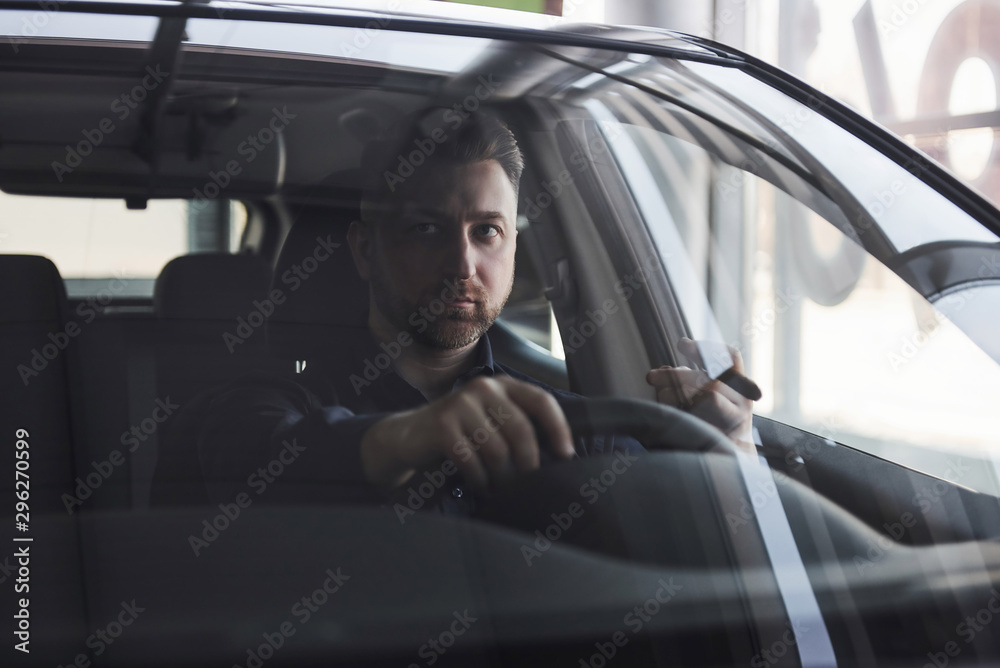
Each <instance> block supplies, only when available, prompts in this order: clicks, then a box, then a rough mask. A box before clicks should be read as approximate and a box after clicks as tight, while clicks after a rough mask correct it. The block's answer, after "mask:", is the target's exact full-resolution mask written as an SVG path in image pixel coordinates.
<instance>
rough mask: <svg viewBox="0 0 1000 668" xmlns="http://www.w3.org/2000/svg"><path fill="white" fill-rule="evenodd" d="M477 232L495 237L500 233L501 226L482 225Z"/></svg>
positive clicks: (484, 235)
mask: <svg viewBox="0 0 1000 668" xmlns="http://www.w3.org/2000/svg"><path fill="white" fill-rule="evenodd" d="M477 232H478V233H479V236H481V237H495V236H497V235H498V234H500V228H499V227H497V226H496V225H480V226H479V229H478V230H477Z"/></svg>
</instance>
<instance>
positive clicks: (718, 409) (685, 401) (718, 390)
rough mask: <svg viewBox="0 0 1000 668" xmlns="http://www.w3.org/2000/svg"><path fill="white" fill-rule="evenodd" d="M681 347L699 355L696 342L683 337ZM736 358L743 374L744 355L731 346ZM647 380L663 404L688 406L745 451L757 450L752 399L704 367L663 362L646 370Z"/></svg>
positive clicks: (736, 367)
mask: <svg viewBox="0 0 1000 668" xmlns="http://www.w3.org/2000/svg"><path fill="white" fill-rule="evenodd" d="M679 347H680V350H681V352H682V353H684V355H686V356H687V357H689V358H692V359H700V358H701V355H700V353H699V352H698V346H697V344H696V343H695V342H694V341H692V340H691V339H687V338H684V339H681V340H680V344H679ZM728 348H729V354H730V355H731V356H732V358H733V370H734V371H736V372H738V373H740V374H743V373H744V370H745V367H744V366H743V356H742V355H740V351H739V350H737V349H736V348H733V347H732V346H728ZM646 382H647V383H649V384H650V385H652V386H653V387H655V388H656V400H657V401H659V402H660V403H662V404H667V405H669V406H674V407H676V408H680V409H682V410H687V411H688V412H690V413H691V414H692V415H696V416H698V417H700V418H701V419H703V420H705V422H708V423H709V424H711V425H713V426H715V427H718V428H719V430H720V431H722V432H723V433H724V434H726V435H727V436H729V438H730V439H732V441H733V442H734V443H736V445H737V446H738V447H740V448H741V449H742V450H743V451H745V452H747V453H749V454H754V453H756V448H755V447H754V445H753V402H752V401H751V400H750V399H747V398H746V397H744V396H743V395H742V394H740V393H739V392H737V391H736V390H734V389H733V388H731V387H729V386H728V385H726V384H725V383H722V382H719V381H718V380H711V379H710V378H709V377H708V374H706V373H705V372H704V371H700V370H696V369H690V368H688V367H686V366H682V367H669V366H662V367H660V368H659V369H653V370H651V371H650V372H649V373H647V374H646Z"/></svg>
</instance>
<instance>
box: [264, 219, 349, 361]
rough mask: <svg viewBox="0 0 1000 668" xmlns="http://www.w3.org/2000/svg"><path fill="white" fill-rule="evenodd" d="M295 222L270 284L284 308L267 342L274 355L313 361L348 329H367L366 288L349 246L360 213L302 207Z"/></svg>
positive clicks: (272, 324)
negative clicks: (349, 230) (277, 292)
mask: <svg viewBox="0 0 1000 668" xmlns="http://www.w3.org/2000/svg"><path fill="white" fill-rule="evenodd" d="M293 217H294V222H293V224H292V228H291V231H289V233H288V237H287V238H286V239H285V243H284V244H283V245H282V247H281V254H280V255H279V256H278V264H277V267H276V268H275V271H274V277H273V279H272V282H271V289H272V291H273V290H275V289H278V290H281V293H282V295H283V297H284V298H285V302H284V303H283V304H280V305H277V306H276V307H275V310H274V315H273V316H271V317H270V318H269V319H268V321H267V341H268V344H269V345H270V346H271V349H272V351H273V352H274V353H275V354H278V355H281V356H284V357H292V358H294V359H310V358H316V357H322V356H324V354H326V353H329V352H330V351H331V348H330V346H331V344H332V342H333V341H335V340H336V337H337V336H338V335H341V334H343V333H344V331H345V330H346V329H359V328H360V329H363V328H365V327H367V319H368V283H367V282H366V281H363V280H362V279H361V277H360V276H359V275H358V272H357V269H356V268H355V266H354V260H353V259H352V258H351V249H350V246H349V245H348V243H347V230H348V228H349V227H350V225H351V222H352V221H354V220H357V219H358V210H357V209H356V208H352V209H330V208H328V207H313V206H303V207H299V208H298V209H297V210H296V211H294V212H293Z"/></svg>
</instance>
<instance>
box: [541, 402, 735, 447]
mask: <svg viewBox="0 0 1000 668" xmlns="http://www.w3.org/2000/svg"><path fill="white" fill-rule="evenodd" d="M557 401H558V402H559V405H560V406H561V407H562V409H563V413H565V415H566V421H567V422H568V423H569V426H570V429H572V431H573V437H574V438H581V437H582V438H587V437H590V436H596V435H599V434H605V435H611V434H619V435H622V436H631V437H632V438H634V439H635V440H637V441H639V442H640V443H642V444H643V446H645V448H646V449H647V450H690V451H695V452H708V451H717V452H725V453H728V454H735V453H736V446H735V445H734V444H733V442H732V441H731V440H729V438H728V437H726V435H725V434H723V433H722V432H721V431H719V430H718V429H716V428H715V427H713V426H712V425H710V424H708V423H707V422H705V421H704V420H701V419H699V418H697V417H695V416H693V415H691V414H690V413H685V412H684V411H682V410H680V409H677V408H674V407H672V406H667V405H665V404H660V403H657V402H655V401H647V400H644V399H620V398H599V399H591V398H586V397H573V398H557ZM535 427H536V428H535V431H536V433H538V434H539V445H540V446H541V447H542V450H543V451H545V450H548V449H549V448H548V437H547V436H546V435H545V434H544V433H543V432H542V430H540V429H539V428H538V425H537V424H536V425H535Z"/></svg>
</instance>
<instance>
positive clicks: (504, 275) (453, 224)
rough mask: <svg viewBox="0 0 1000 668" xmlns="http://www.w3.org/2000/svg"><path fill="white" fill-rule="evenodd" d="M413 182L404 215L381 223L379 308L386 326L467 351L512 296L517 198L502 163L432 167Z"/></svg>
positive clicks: (372, 273) (373, 268)
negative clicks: (465, 348) (467, 347)
mask: <svg viewBox="0 0 1000 668" xmlns="http://www.w3.org/2000/svg"><path fill="white" fill-rule="evenodd" d="M411 180H412V182H411V183H406V184H404V185H403V188H404V189H405V190H404V192H405V193H406V194H404V196H403V197H401V198H400V199H399V201H400V206H399V209H398V213H394V214H390V215H389V216H386V217H385V218H384V219H383V220H382V221H380V222H378V223H376V225H377V226H378V231H377V233H376V234H375V238H374V243H372V244H371V249H372V252H371V258H370V263H369V277H368V278H369V281H370V284H371V290H372V297H373V301H374V304H373V306H374V308H376V309H377V310H378V316H380V319H381V320H382V321H383V322H385V323H387V324H389V325H390V326H391V327H393V328H394V329H396V330H398V331H407V332H409V333H410V334H411V335H412V336H413V337H414V339H415V340H417V341H418V342H420V343H422V344H424V345H426V346H428V347H432V348H439V349H449V350H454V349H460V348H464V347H466V346H468V345H470V344H472V343H475V342H476V341H478V340H479V337H481V336H482V335H483V334H484V333H485V332H486V330H488V329H489V328H490V326H491V325H492V324H493V321H494V320H496V318H497V316H498V315H499V314H500V311H501V309H502V308H503V306H504V304H505V303H506V301H507V297H509V296H510V291H511V288H512V287H513V283H514V251H515V250H516V236H517V231H516V228H515V218H516V215H517V197H516V195H515V194H514V188H513V187H512V186H511V183H510V181H509V180H508V179H507V175H506V174H505V173H504V171H503V168H502V167H501V166H500V163H498V162H497V161H496V160H488V161H483V162H475V163H470V164H464V165H447V166H441V165H433V166H432V165H430V164H429V165H427V167H426V168H425V169H423V170H422V171H418V173H417V174H414V175H413V176H412V177H411ZM373 315H374V314H373Z"/></svg>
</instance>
